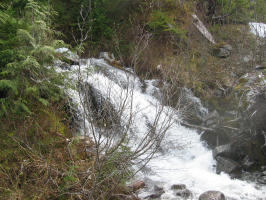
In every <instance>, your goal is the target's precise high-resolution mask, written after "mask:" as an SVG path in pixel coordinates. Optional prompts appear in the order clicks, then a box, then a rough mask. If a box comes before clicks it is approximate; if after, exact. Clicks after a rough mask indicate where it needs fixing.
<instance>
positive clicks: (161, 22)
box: [148, 10, 186, 39]
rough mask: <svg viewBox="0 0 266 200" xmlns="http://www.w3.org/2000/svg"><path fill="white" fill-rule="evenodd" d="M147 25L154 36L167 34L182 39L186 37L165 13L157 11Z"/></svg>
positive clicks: (184, 32)
mask: <svg viewBox="0 0 266 200" xmlns="http://www.w3.org/2000/svg"><path fill="white" fill-rule="evenodd" d="M148 25H149V27H150V28H151V29H152V30H153V32H154V33H155V34H162V32H168V33H171V34H174V35H175V36H177V37H179V38H182V39H184V38H185V37H186V35H185V34H186V31H185V30H184V29H182V28H181V27H180V26H179V25H178V24H177V23H176V22H175V21H174V19H173V17H171V16H169V15H168V13H167V12H162V11H159V10H156V11H154V12H153V13H152V17H151V20H150V22H149V23H148Z"/></svg>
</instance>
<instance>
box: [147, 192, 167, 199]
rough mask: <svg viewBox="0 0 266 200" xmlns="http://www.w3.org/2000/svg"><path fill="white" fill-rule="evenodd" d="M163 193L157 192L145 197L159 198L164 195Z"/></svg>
mask: <svg viewBox="0 0 266 200" xmlns="http://www.w3.org/2000/svg"><path fill="white" fill-rule="evenodd" d="M162 194H163V193H155V194H151V195H148V196H146V197H144V199H157V198H160V197H161V196H162Z"/></svg>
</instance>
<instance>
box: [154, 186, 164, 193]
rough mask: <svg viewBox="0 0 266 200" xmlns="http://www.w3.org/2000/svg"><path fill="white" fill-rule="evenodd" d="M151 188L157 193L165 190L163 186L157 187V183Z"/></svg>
mask: <svg viewBox="0 0 266 200" xmlns="http://www.w3.org/2000/svg"><path fill="white" fill-rule="evenodd" d="M153 190H154V192H158V193H164V192H165V191H164V189H163V187H159V186H158V185H155V186H154V187H153Z"/></svg>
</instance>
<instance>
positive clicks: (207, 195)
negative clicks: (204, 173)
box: [199, 191, 225, 200]
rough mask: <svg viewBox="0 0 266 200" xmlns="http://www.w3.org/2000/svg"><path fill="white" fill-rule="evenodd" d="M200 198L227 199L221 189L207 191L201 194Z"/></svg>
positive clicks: (206, 199)
mask: <svg viewBox="0 0 266 200" xmlns="http://www.w3.org/2000/svg"><path fill="white" fill-rule="evenodd" d="M199 200H225V196H224V194H223V193H222V192H219V191H207V192H204V193H202V194H201V195H200V196H199Z"/></svg>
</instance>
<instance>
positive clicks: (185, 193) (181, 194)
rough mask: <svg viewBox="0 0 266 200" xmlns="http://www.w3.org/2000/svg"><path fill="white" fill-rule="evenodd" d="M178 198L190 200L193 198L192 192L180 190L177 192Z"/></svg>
mask: <svg viewBox="0 0 266 200" xmlns="http://www.w3.org/2000/svg"><path fill="white" fill-rule="evenodd" d="M176 196H179V197H183V198H186V199H187V198H189V197H192V192H191V191H190V190H188V189H184V190H180V191H178V192H176Z"/></svg>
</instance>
